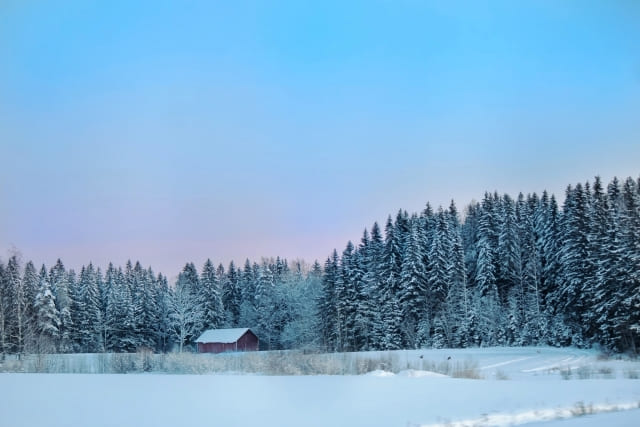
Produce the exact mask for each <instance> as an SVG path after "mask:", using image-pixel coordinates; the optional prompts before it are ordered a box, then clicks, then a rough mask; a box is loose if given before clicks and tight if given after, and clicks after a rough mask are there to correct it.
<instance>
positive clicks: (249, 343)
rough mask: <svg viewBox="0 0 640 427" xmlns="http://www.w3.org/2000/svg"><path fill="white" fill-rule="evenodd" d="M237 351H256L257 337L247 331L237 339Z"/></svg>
mask: <svg viewBox="0 0 640 427" xmlns="http://www.w3.org/2000/svg"><path fill="white" fill-rule="evenodd" d="M238 351H258V337H257V336H255V334H254V333H253V332H251V331H247V332H246V333H245V334H244V335H243V336H241V337H240V339H239V340H238Z"/></svg>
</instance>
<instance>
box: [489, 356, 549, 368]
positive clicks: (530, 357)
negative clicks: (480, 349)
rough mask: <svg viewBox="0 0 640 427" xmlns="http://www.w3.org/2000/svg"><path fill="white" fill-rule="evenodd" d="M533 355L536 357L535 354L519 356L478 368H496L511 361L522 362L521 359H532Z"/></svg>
mask: <svg viewBox="0 0 640 427" xmlns="http://www.w3.org/2000/svg"><path fill="white" fill-rule="evenodd" d="M534 357H537V356H528V357H521V358H519V359H513V360H507V361H506V362H500V363H494V364H493V365H487V366H483V367H481V368H480V369H493V368H498V367H500V366H504V365H509V364H511V363H516V362H522V361H523V360H529V359H533V358H534Z"/></svg>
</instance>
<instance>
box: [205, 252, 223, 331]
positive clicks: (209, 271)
mask: <svg viewBox="0 0 640 427" xmlns="http://www.w3.org/2000/svg"><path fill="white" fill-rule="evenodd" d="M223 271H224V270H223ZM223 275H224V274H223ZM200 300H201V304H202V310H203V313H202V329H203V330H206V329H215V328H218V327H220V326H221V325H222V321H223V319H224V309H223V307H222V298H221V296H220V281H219V279H218V274H217V273H216V270H215V267H214V265H213V263H212V262H211V260H209V259H207V261H206V262H205V264H204V267H203V268H202V273H201V275H200Z"/></svg>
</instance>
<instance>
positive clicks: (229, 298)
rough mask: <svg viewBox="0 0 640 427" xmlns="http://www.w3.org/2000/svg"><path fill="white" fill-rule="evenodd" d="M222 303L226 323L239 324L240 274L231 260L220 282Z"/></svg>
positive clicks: (240, 302) (240, 303) (234, 325)
mask: <svg viewBox="0 0 640 427" xmlns="http://www.w3.org/2000/svg"><path fill="white" fill-rule="evenodd" d="M218 270H220V268H218ZM222 303H223V306H224V310H225V319H226V323H227V324H228V325H229V326H233V327H236V326H240V325H239V324H238V322H239V320H240V306H241V305H242V290H241V288H240V276H239V273H238V270H236V266H235V264H234V263H233V261H231V262H230V263H229V269H228V270H227V274H226V277H225V278H224V280H223V282H222Z"/></svg>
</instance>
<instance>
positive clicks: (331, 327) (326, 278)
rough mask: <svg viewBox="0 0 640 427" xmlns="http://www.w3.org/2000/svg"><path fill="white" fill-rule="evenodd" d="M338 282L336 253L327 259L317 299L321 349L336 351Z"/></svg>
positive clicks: (334, 251)
mask: <svg viewBox="0 0 640 427" xmlns="http://www.w3.org/2000/svg"><path fill="white" fill-rule="evenodd" d="M338 280H339V267H338V252H337V251H336V250H335V249H334V250H333V254H332V255H331V257H329V258H327V261H326V262H325V265H324V275H323V276H322V291H321V292H320V296H319V299H318V321H319V326H318V329H319V330H320V337H321V343H322V347H323V348H325V349H326V350H328V351H336V350H337V346H338V313H337V307H336V304H337V302H336V286H337V282H338Z"/></svg>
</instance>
